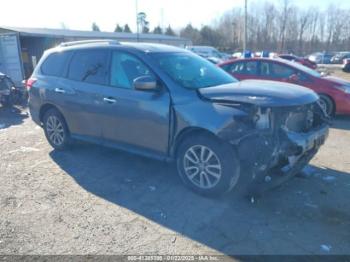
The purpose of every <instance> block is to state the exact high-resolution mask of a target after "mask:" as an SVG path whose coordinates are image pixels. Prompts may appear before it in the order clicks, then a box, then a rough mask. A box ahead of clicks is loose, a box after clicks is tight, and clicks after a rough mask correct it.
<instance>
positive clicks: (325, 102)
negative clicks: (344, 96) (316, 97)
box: [320, 95, 335, 117]
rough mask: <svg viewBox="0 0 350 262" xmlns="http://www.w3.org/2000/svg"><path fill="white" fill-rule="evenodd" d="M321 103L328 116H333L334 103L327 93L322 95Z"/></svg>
mask: <svg viewBox="0 0 350 262" xmlns="http://www.w3.org/2000/svg"><path fill="white" fill-rule="evenodd" d="M320 105H321V107H322V108H323V110H324V111H325V113H326V114H327V116H329V117H331V116H333V115H334V113H335V108H334V103H333V101H332V99H331V98H330V97H328V96H326V95H320Z"/></svg>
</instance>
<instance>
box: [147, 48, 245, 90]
mask: <svg viewBox="0 0 350 262" xmlns="http://www.w3.org/2000/svg"><path fill="white" fill-rule="evenodd" d="M152 56H153V58H154V59H155V60H156V62H157V64H158V65H159V67H160V68H161V69H162V70H163V71H164V72H165V73H166V74H167V75H168V76H169V77H170V78H171V79H173V80H174V81H175V82H176V83H178V84H179V85H181V86H183V87H185V88H189V89H198V88H204V87H210V86H218V85H224V84H229V83H235V82H237V81H238V80H237V79H235V78H234V77H232V76H231V75H229V74H228V73H226V72H225V71H224V70H222V69H221V68H219V67H217V66H215V65H213V64H212V63H210V62H209V61H208V60H206V59H204V58H201V57H199V56H197V55H195V54H191V53H156V54H152Z"/></svg>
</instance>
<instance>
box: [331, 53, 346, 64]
mask: <svg viewBox="0 0 350 262" xmlns="http://www.w3.org/2000/svg"><path fill="white" fill-rule="evenodd" d="M348 58H350V52H339V53H337V54H335V55H334V56H333V57H332V58H331V63H332V64H342V63H343V61H344V59H348Z"/></svg>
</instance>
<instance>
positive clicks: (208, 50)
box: [187, 46, 232, 62]
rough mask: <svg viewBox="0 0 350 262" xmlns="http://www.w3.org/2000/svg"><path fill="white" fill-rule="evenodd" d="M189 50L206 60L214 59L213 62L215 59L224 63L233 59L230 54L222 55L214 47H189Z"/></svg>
mask: <svg viewBox="0 0 350 262" xmlns="http://www.w3.org/2000/svg"><path fill="white" fill-rule="evenodd" d="M187 49H188V50H190V51H192V52H194V53H195V54H197V55H200V56H202V57H204V58H210V59H212V60H211V62H212V61H214V60H213V59H216V60H220V62H222V61H225V60H228V59H230V58H232V57H231V56H230V55H229V54H226V53H222V52H220V51H219V50H217V49H216V48H214V47H212V46H189V47H187Z"/></svg>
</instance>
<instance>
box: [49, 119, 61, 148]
mask: <svg viewBox="0 0 350 262" xmlns="http://www.w3.org/2000/svg"><path fill="white" fill-rule="evenodd" d="M46 131H47V134H48V137H49V139H50V141H51V142H52V143H53V144H55V145H56V146H60V145H62V144H63V142H64V135H65V134H64V128H63V124H62V123H61V121H60V120H59V119H58V118H57V117H56V116H49V117H48V119H47V121H46Z"/></svg>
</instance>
